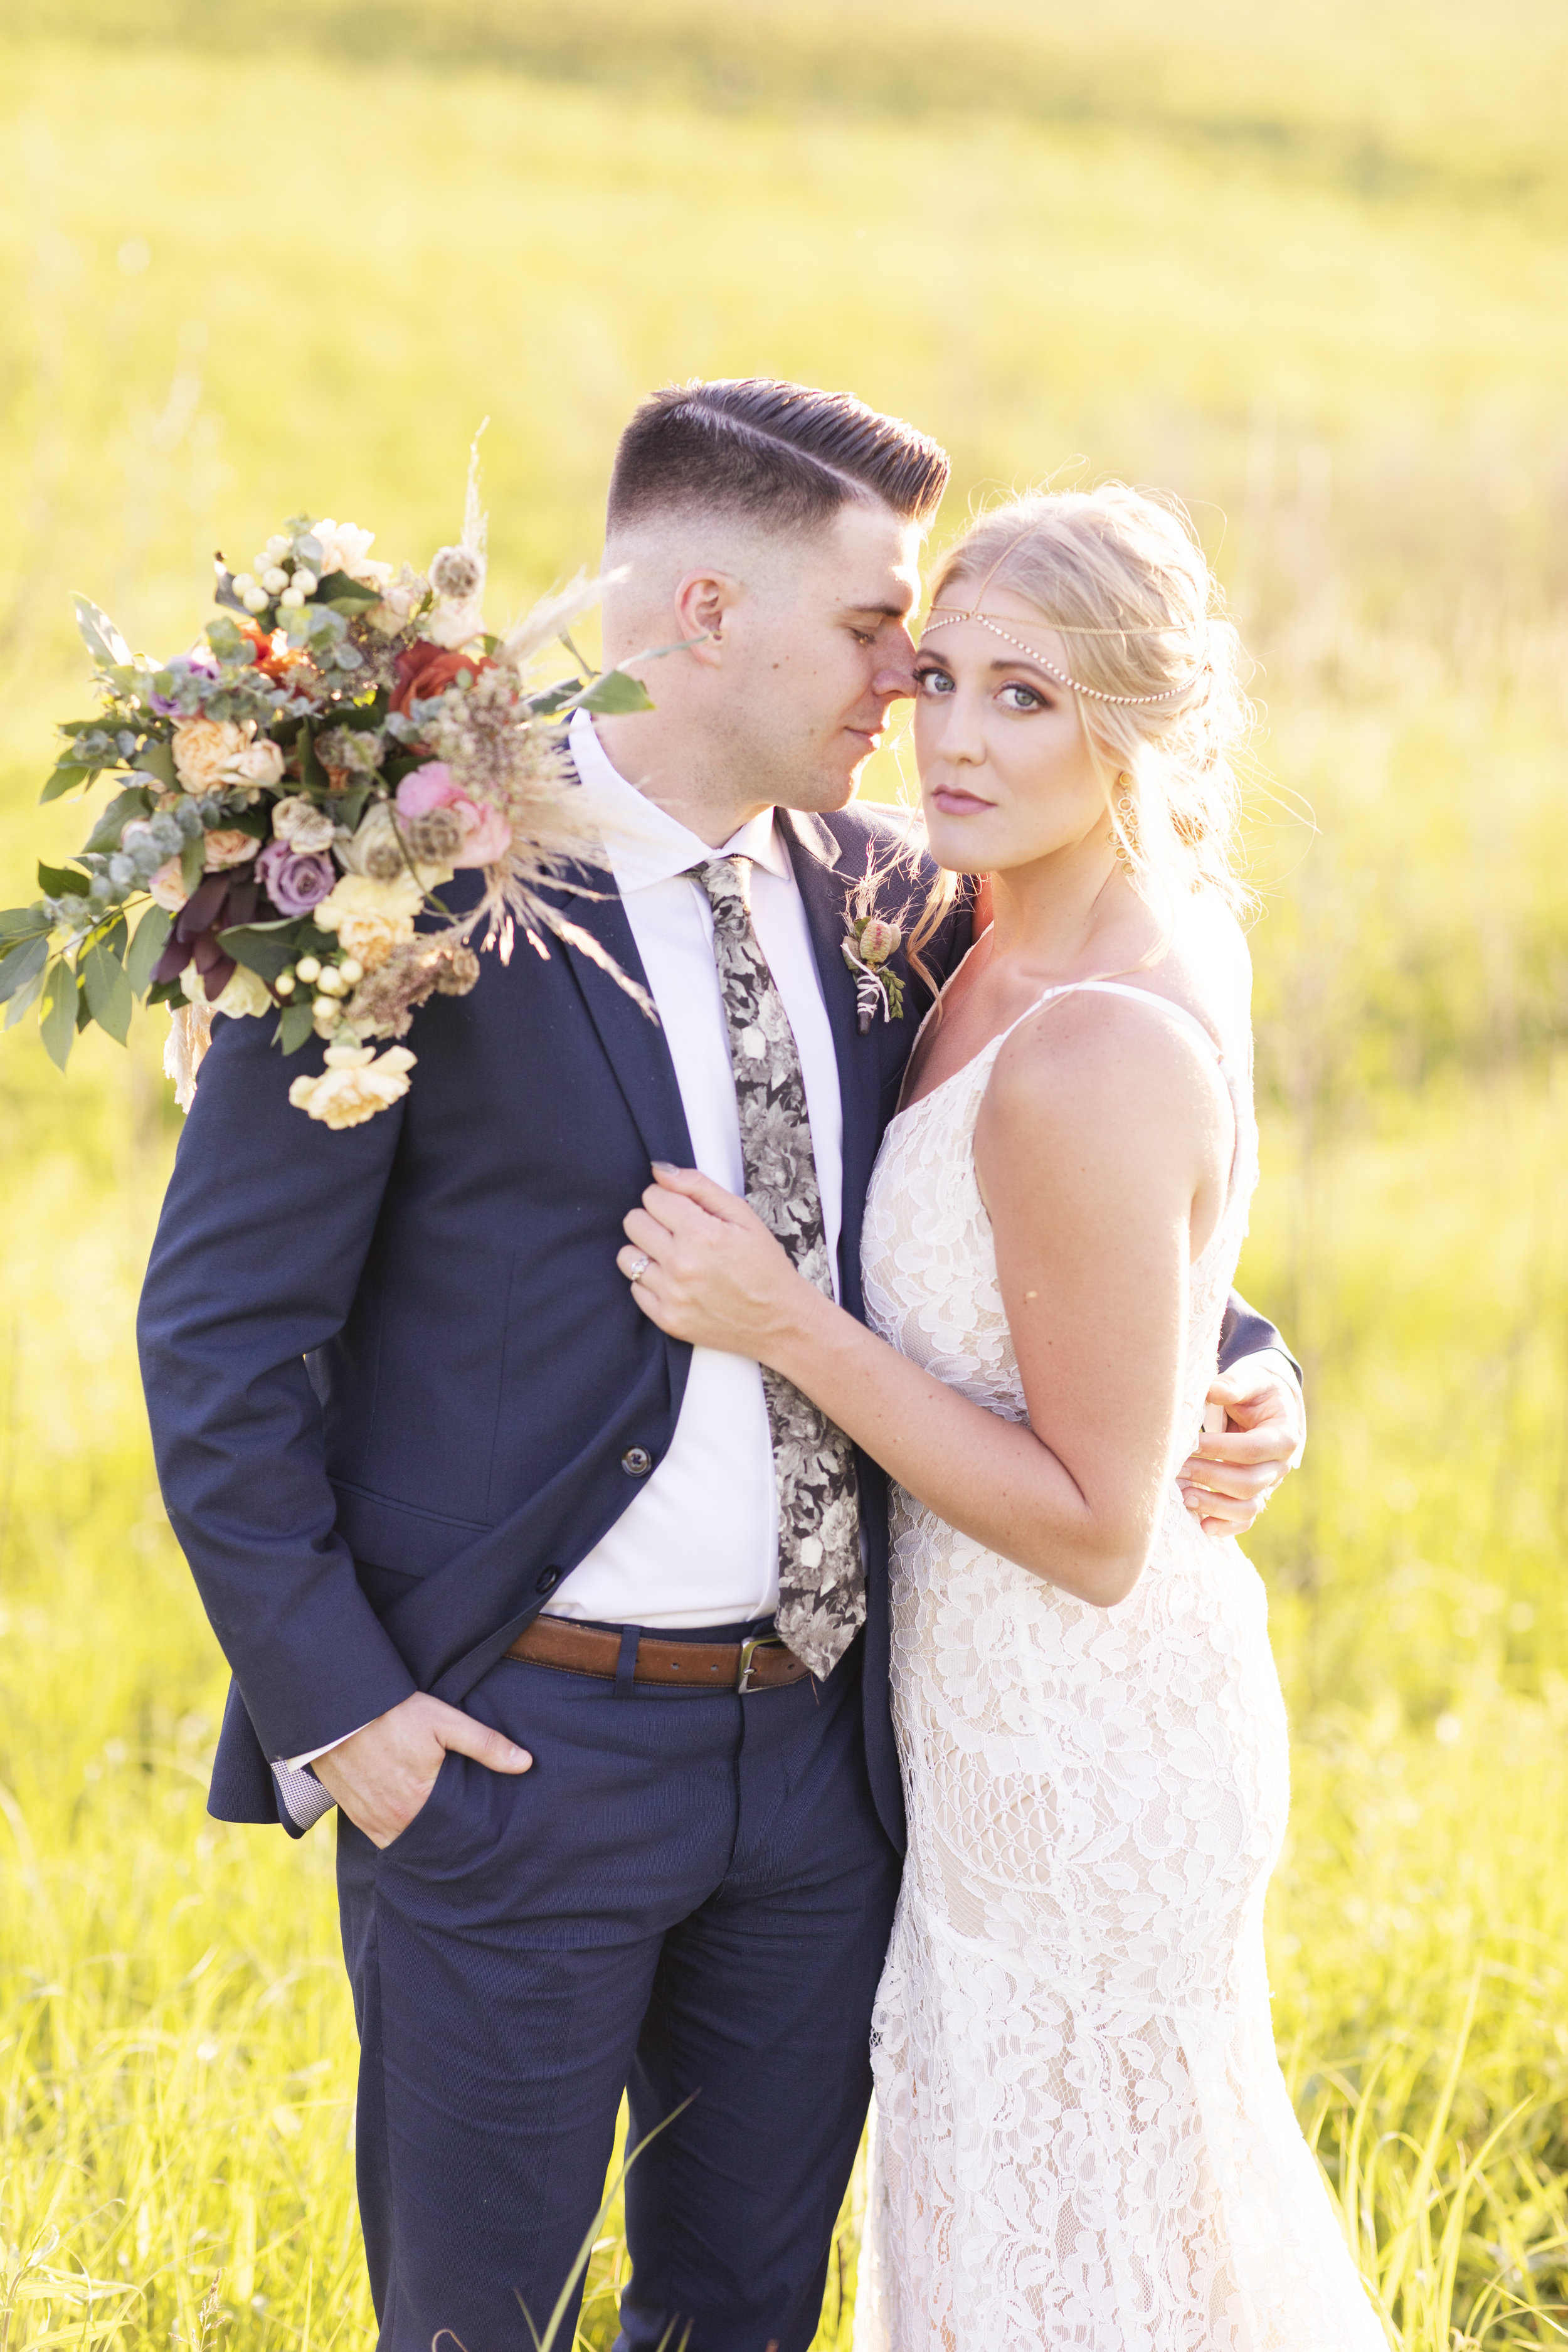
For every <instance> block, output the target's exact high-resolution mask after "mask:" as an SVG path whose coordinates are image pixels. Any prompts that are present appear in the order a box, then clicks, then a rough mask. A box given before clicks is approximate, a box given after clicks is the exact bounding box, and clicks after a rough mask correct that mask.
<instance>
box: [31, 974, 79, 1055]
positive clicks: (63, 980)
mask: <svg viewBox="0 0 1568 2352" xmlns="http://www.w3.org/2000/svg"><path fill="white" fill-rule="evenodd" d="M77 1003H78V995H77V982H76V974H75V972H74V971H72V970H71V968H70V966H69V964H68V963H67V961H66V960H65V958H64V956H61V957H59V958H58V961H56V962H54V963H52V964H51V965H50V966H49V970H48V973H47V977H46V979H45V982H44V992H43V1011H42V1013H40V1014H39V1016H38V1026H39V1028H40V1029H41V1030H42V1032H43V1037H44V1050H45V1052H46V1053H47V1055H48V1057H49V1059H50V1061H51V1062H53V1064H54V1065H55V1067H56V1068H57V1069H58V1070H63V1069H64V1068H65V1066H66V1064H67V1063H68V1061H69V1060H70V1057H71V1047H72V1046H73V1045H75V1044H76V1015H77Z"/></svg>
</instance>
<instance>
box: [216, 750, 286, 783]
mask: <svg viewBox="0 0 1568 2352" xmlns="http://www.w3.org/2000/svg"><path fill="white" fill-rule="evenodd" d="M223 774H224V782H226V783H229V784H243V785H245V786H247V788H248V789H249V791H250V792H251V793H258V792H259V791H260V789H261V787H262V785H263V784H280V783H281V782H283V753H282V751H281V750H280V749H279V746H278V745H277V744H276V743H274V742H273V741H272V740H271V739H270V738H269V737H268V736H263V737H262V739H261V741H260V742H259V743H249V744H247V746H246V748H245V750H244V751H237V752H236V754H235V756H234V758H233V759H232V760H231V761H229V763H228V765H227V767H226V768H225V770H224V772H223Z"/></svg>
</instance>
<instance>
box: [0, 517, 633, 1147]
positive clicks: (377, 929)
mask: <svg viewBox="0 0 1568 2352" xmlns="http://www.w3.org/2000/svg"><path fill="white" fill-rule="evenodd" d="M373 539H374V534H373V533H372V532H370V531H367V530H360V529H358V528H357V526H356V525H354V524H353V523H346V522H334V521H331V520H312V519H310V517H308V516H297V517H296V518H295V519H294V520H292V521H290V522H289V523H288V524H286V525H285V526H284V528H283V530H280V531H279V532H277V533H276V534H275V535H274V536H273V537H272V538H270V539H269V540H268V541H267V544H266V546H265V548H263V549H262V551H260V553H259V554H258V556H257V557H256V559H255V562H254V563H253V565H252V567H251V569H250V570H249V571H248V572H231V571H229V570H228V569H227V568H226V566H225V564H224V562H223V559H222V558H221V556H220V557H219V559H218V562H217V567H216V568H217V591H216V602H217V605H218V611H217V614H216V617H215V618H214V619H213V620H212V621H210V622H209V623H208V624H207V626H206V629H205V633H204V635H203V636H202V638H201V639H199V640H198V642H197V644H196V645H195V647H194V648H193V649H192V650H191V651H190V652H188V653H184V654H179V655H176V656H174V659H173V660H172V661H167V662H162V663H160V662H156V661H153V660H152V659H150V658H148V657H146V656H141V655H136V656H133V655H132V653H131V651H130V649H129V647H128V646H126V644H125V642H124V640H123V639H122V638H121V635H120V634H119V632H118V631H117V630H116V629H115V628H114V626H113V625H112V623H110V621H109V620H108V619H107V617H106V616H105V615H104V614H102V613H100V611H99V610H98V608H97V606H96V605H94V604H90V603H89V602H88V600H87V599H86V598H85V597H79V598H78V599H77V618H78V622H79V626H80V629H81V633H82V635H83V637H84V639H85V640H86V643H87V646H88V650H89V653H90V654H91V655H92V656H94V659H95V661H96V663H97V666H98V667H97V677H98V683H99V686H100V692H101V695H102V709H100V712H99V714H98V716H97V717H96V718H93V719H76V720H72V721H70V722H69V723H68V724H67V725H66V726H65V727H63V728H62V729H61V730H60V731H61V733H62V734H63V735H64V737H65V738H66V748H65V749H64V751H62V752H61V754H60V757H59V759H58V762H57V764H56V766H55V769H54V772H53V773H52V774H51V776H50V777H49V779H48V781H47V783H46V785H45V787H44V792H43V798H44V800H45V801H52V800H55V799H58V797H59V796H60V795H61V794H63V793H69V792H72V791H74V790H77V789H79V788H88V789H90V787H91V786H92V785H93V783H94V782H96V780H97V779H98V778H99V777H100V775H102V774H104V773H105V772H108V773H110V774H112V775H113V776H114V777H115V778H116V780H117V783H118V789H117V790H116V791H115V793H114V794H113V796H112V798H111V799H110V801H109V803H108V805H107V806H106V807H104V808H103V809H102V810H101V811H100V814H99V815H98V817H97V821H96V823H95V824H93V826H92V830H91V832H90V833H89V836H88V838H87V840H86V842H85V843H84V844H83V846H82V848H81V849H80V850H79V852H78V854H77V856H76V857H75V859H74V860H73V861H72V863H71V864H70V865H69V866H46V865H40V866H39V867H38V887H39V891H40V894H41V895H40V896H39V897H38V898H37V899H36V900H35V901H34V903H33V904H32V905H31V906H28V907H20V908H8V909H6V910H5V911H4V912H0V1002H5V1003H6V1004H7V1012H6V1016H5V1025H6V1027H7V1028H9V1027H10V1026H11V1024H13V1023H14V1022H16V1020H17V1019H18V1018H19V1017H20V1016H21V1014H22V1013H24V1012H26V1010H27V1008H28V1007H29V1006H31V1005H33V1004H35V1003H36V1004H37V1007H38V1009H39V1018H40V1024H41V1027H42V1031H43V1037H44V1043H45V1045H46V1046H47V1049H48V1051H49V1053H50V1054H51V1055H52V1056H53V1058H54V1060H55V1061H56V1062H57V1063H58V1066H59V1067H60V1068H61V1069H62V1070H63V1069H64V1067H65V1066H66V1063H67V1060H68V1056H69V1054H70V1049H71V1045H72V1043H73V1041H74V1039H75V1037H76V1034H77V1032H78V1030H79V1029H83V1028H85V1027H86V1026H87V1025H88V1024H89V1022H94V1021H96V1022H97V1023H98V1024H99V1025H100V1027H101V1028H104V1029H107V1030H108V1032H109V1033H110V1036H112V1037H114V1038H116V1039H118V1040H119V1042H120V1043H121V1044H123V1043H124V1042H125V1037H126V1034H127V1031H128V1029H129V1025H130V1020H131V1013H132V1006H133V1003H135V1002H136V1001H137V1000H138V999H142V998H144V999H145V1000H146V1002H147V1003H151V1004H159V1003H167V1004H168V1005H170V1006H171V1008H172V1009H173V1013H174V1024H173V1028H172V1030H171V1034H170V1041H169V1046H168V1049H167V1051H166V1053H165V1056H164V1066H165V1068H166V1069H167V1070H168V1072H169V1074H170V1076H172V1077H173V1078H174V1081H175V1085H176V1090H177V1093H178V1096H179V1100H180V1103H181V1107H182V1108H188V1106H189V1103H190V1100H191V1097H192V1095H193V1093H194V1091H195V1074H196V1069H197V1066H198V1065H199V1063H200V1060H201V1056H202V1055H203V1053H204V1052H205V1047H206V1044H207V1040H208V1038H209V1036H210V1034H211V1024H212V1016H213V1014H214V1013H226V1014H227V1015H228V1016H230V1017H231V1018H234V1019H262V1018H265V1017H267V1016H268V1015H272V1016H275V1018H276V1024H277V1025H276V1029H275V1032H274V1041H275V1043H276V1044H277V1045H278V1046H279V1048H280V1050H281V1051H282V1052H283V1053H284V1054H292V1053H294V1052H296V1051H297V1050H298V1049H299V1047H300V1046H301V1045H304V1043H305V1041H306V1040H307V1038H309V1037H310V1036H312V1035H315V1036H318V1037H321V1038H322V1039H324V1040H325V1041H326V1056H325V1060H326V1066H325V1069H324V1070H323V1071H322V1073H321V1075H320V1076H301V1077H299V1078H296V1080H295V1081H294V1084H293V1086H292V1087H291V1088H290V1090H289V1099H290V1101H291V1102H293V1103H295V1104H297V1105H298V1106H299V1108H300V1109H301V1110H303V1111H305V1112H307V1113H308V1114H309V1115H310V1118H315V1119H321V1120H324V1121H325V1122H326V1124H327V1125H328V1126H329V1127H333V1128H342V1127H353V1126H357V1125H358V1124H359V1123H360V1122H361V1121H362V1120H363V1119H367V1118H374V1115H375V1113H376V1112H377V1111H378V1110H381V1109H384V1108H385V1107H386V1106H387V1105H388V1104H390V1103H393V1102H395V1101H396V1100H397V1098H398V1097H400V1096H401V1095H404V1094H405V1093H406V1092H407V1090H408V1083H409V1081H408V1075H407V1074H408V1072H409V1070H410V1069H411V1068H412V1066H413V1065H414V1060H415V1056H414V1055H412V1054H411V1053H410V1052H409V1051H408V1050H407V1048H406V1047H405V1046H404V1045H401V1044H399V1043H397V1042H395V1041H397V1040H399V1039H401V1038H403V1037H404V1036H405V1034H407V1031H408V1028H409V1025H410V1023H411V1021H412V1018H413V1014H414V1013H415V1011H416V1008H417V1007H418V1006H419V1005H421V1004H423V1003H425V1002H426V999H427V998H428V997H429V996H430V995H431V994H432V993H433V992H440V993H442V994H444V995H464V994H466V993H467V992H468V990H469V989H471V988H473V987H474V986H475V984H476V983H477V982H478V980H479V958H478V956H477V955H476V953H475V951H474V943H475V940H476V939H478V940H479V945H481V946H483V947H495V948H498V949H499V951H500V956H501V958H502V961H506V960H508V959H509V958H510V954H511V950H512V946H513V943H514V939H515V932H516V929H517V928H518V927H520V926H521V929H522V931H523V934H524V937H525V938H526V939H527V940H529V941H530V942H531V945H532V946H533V947H534V948H535V949H537V950H538V952H539V953H540V954H541V955H547V954H548V950H547V948H546V947H545V945H544V942H543V940H542V938H541V937H540V933H541V931H542V930H543V931H551V932H553V933H555V934H556V935H557V936H558V937H560V938H563V939H568V940H572V941H573V942H574V945H576V946H577V947H579V948H580V949H581V950H583V951H584V953H586V954H588V955H590V956H592V957H593V958H594V960H595V961H596V962H598V963H600V964H603V965H605V966H606V968H607V969H609V970H611V971H613V972H614V975H615V977H616V979H617V980H619V981H620V982H621V983H622V985H623V986H626V987H627V988H628V989H631V990H632V992H633V993H634V994H637V995H638V996H639V998H640V995H641V992H640V991H637V990H636V988H635V986H634V984H633V983H632V982H629V981H627V980H626V976H625V975H624V974H623V973H621V972H620V971H618V970H616V968H615V967H614V966H613V965H611V964H609V963H608V961H607V959H606V958H605V953H604V950H602V949H601V948H600V947H599V946H598V944H597V942H596V941H595V940H594V939H593V937H592V936H591V934H589V933H588V932H586V931H584V930H583V929H581V928H580V927H579V926H577V925H575V924H574V923H572V922H570V921H568V920H567V919H566V918H565V917H564V916H563V914H562V912H561V911H560V909H559V908H558V907H557V906H555V905H553V904H552V902H551V901H550V900H549V899H547V898H544V897H542V895H541V893H542V887H544V886H545V885H547V884H548V883H550V882H551V881H552V879H554V878H556V877H559V876H560V875H561V874H562V872H563V869H564V867H565V866H567V865H568V864H569V863H571V862H573V861H575V860H580V859H587V860H590V861H592V860H594V859H595V851H596V845H595V841H594V839H593V837H592V835H591V833H590V832H589V831H588V829H587V828H586V826H585V824H584V822H583V820H582V819H581V818H580V817H579V815H578V814H577V810H576V802H577V799H578V795H577V793H576V792H575V790H574V787H573V783H572V781H571V778H570V774H569V772H568V770H567V768H566V765H565V762H564V759H563V750H562V732H561V729H562V720H563V718H564V716H565V715H566V713H567V712H569V711H570V710H573V709H590V710H600V711H606V710H615V711H625V710H635V709H647V708H648V707H650V706H649V704H648V698H647V694H646V693H645V691H644V689H643V688H642V687H641V686H640V685H638V684H637V681H636V680H635V679H634V678H632V677H629V676H627V675H626V673H625V672H624V671H619V670H616V671H607V672H605V673H602V674H601V675H600V676H599V677H595V678H594V679H593V680H591V681H590V682H589V683H587V684H586V685H584V683H583V682H582V681H581V680H580V679H579V678H575V677H574V678H572V679H571V680H569V681H568V682H567V683H566V684H564V685H555V686H552V687H549V688H545V689H543V690H541V691H531V690H530V688H529V687H528V685H527V682H526V679H527V672H528V669H529V667H530V666H531V663H532V662H533V660H534V657H535V656H537V655H538V654H539V653H540V651H541V650H542V648H543V647H544V646H547V645H549V644H550V643H551V642H552V640H554V639H556V638H561V639H563V640H565V642H566V643H567V646H568V650H569V651H573V650H574V649H573V648H572V647H571V646H570V640H569V638H568V637H567V635H566V633H567V632H568V631H569V630H570V628H571V626H572V625H573V623H574V620H576V619H577V618H578V617H579V616H580V615H581V614H583V613H584V611H586V610H587V609H588V608H589V607H590V606H591V605H592V604H594V603H595V600H596V596H597V583H584V582H583V581H582V580H581V579H579V580H578V581H576V582H574V583H573V585H572V586H571V587H570V588H569V589H567V590H566V591H565V592H564V593H563V594H562V595H559V596H556V597H553V598H548V599H546V600H545V601H544V603H542V604H540V605H539V606H538V607H536V609H535V610H534V612H533V613H531V614H530V615H529V616H528V618H527V619H526V620H525V621H523V622H522V623H521V625H520V626H518V627H517V628H515V629H513V630H512V631H511V632H510V635H506V636H504V637H500V638H497V637H495V636H491V635H487V634H486V632H485V629H484V623H483V617H482V613H481V600H482V596H483V591H484V583H485V558H484V521H483V518H482V516H481V515H480V514H479V506H478V499H477V496H476V493H475V488H474V483H473V479H472V477H471V476H470V480H469V489H468V513H467V517H466V520H465V524H464V530H463V534H462V538H461V540H460V541H458V544H456V545H454V546H451V547H444V548H442V549H440V550H439V551H438V552H437V555H436V556H435V558H434V560H433V561H432V562H431V564H430V567H429V570H428V572H416V571H413V570H412V569H411V568H410V567H409V566H408V565H407V564H406V563H404V564H402V565H400V566H399V567H398V568H397V569H396V570H394V568H393V566H392V565H391V564H390V563H385V562H380V561H379V560H377V559H375V558H374V557H373V556H372V555H371V552H370V550H371V546H372V544H373ZM463 867H478V868H479V869H480V870H481V871H482V874H483V889H482V893H481V896H480V898H479V905H478V906H477V907H476V908H474V910H473V911H472V912H471V913H468V914H467V915H465V916H463V917H462V918H461V919H456V918H454V917H453V916H452V914H451V913H450V912H449V910H448V909H447V908H446V906H445V905H444V904H443V902H442V899H441V896H440V893H441V890H442V887H444V886H445V885H446V884H447V883H449V882H450V881H451V880H452V878H453V876H454V875H455V874H456V873H457V872H458V870H459V869H460V868H463ZM388 1041H394V1042H390V1043H389V1042H388ZM378 1045H379V1046H380V1047H381V1048H382V1050H380V1051H379V1052H378V1051H377V1047H378Z"/></svg>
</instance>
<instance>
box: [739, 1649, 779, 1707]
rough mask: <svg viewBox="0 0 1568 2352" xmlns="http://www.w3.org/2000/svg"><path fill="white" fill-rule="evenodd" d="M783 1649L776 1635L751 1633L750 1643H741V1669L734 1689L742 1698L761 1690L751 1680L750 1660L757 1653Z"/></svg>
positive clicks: (758, 1685)
mask: <svg viewBox="0 0 1568 2352" xmlns="http://www.w3.org/2000/svg"><path fill="white" fill-rule="evenodd" d="M783 1647H784V1643H783V1641H782V1639H781V1637H780V1636H779V1635H778V1634H777V1633H753V1634H752V1637H751V1639H750V1641H747V1642H742V1644H741V1667H740V1672H739V1673H738V1674H737V1675H736V1676H735V1688H736V1690H737V1691H738V1692H739V1694H740V1696H742V1698H744V1697H745V1696H746V1695H747V1693H748V1692H750V1691H754V1690H758V1689H760V1688H761V1685H760V1684H758V1683H754V1682H753V1681H752V1659H753V1658H754V1657H755V1656H756V1654H757V1652H758V1651H759V1650H782V1649H783Z"/></svg>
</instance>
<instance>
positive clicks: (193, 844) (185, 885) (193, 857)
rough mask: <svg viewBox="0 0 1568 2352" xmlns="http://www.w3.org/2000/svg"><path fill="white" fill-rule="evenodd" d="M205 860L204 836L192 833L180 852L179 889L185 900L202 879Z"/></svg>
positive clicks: (205, 844)
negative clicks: (182, 892)
mask: <svg viewBox="0 0 1568 2352" xmlns="http://www.w3.org/2000/svg"><path fill="white" fill-rule="evenodd" d="M206 858H207V843H206V835H205V834H203V833H193V834H192V835H191V837H190V839H189V840H188V841H187V842H186V843H185V845H184V848H183V849H182V850H181V852H180V887H181V889H182V890H184V894H185V896H186V898H189V897H190V895H191V892H192V891H193V890H194V889H195V887H196V885H197V884H198V883H199V882H200V880H201V878H202V875H203V872H204V870H205V866H206Z"/></svg>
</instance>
